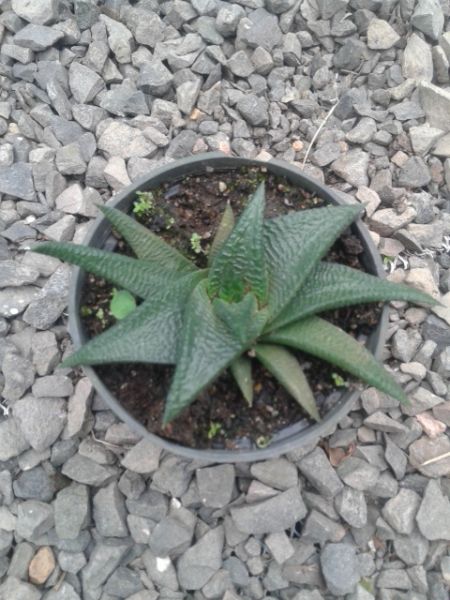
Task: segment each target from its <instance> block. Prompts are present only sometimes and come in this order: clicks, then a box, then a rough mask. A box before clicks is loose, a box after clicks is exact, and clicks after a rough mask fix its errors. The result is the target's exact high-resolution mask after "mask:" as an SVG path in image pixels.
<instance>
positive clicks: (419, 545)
mask: <svg viewBox="0 0 450 600" xmlns="http://www.w3.org/2000/svg"><path fill="white" fill-rule="evenodd" d="M429 546H430V545H429V543H428V540H427V539H426V538H424V537H423V536H422V535H421V534H420V533H419V532H418V531H416V530H414V531H413V532H412V534H411V535H408V536H403V535H401V536H396V537H395V539H394V550H395V553H396V554H397V556H398V558H399V559H400V560H402V561H403V562H404V563H405V564H407V565H408V566H412V565H421V564H423V562H424V561H425V558H426V556H427V554H428V549H429Z"/></svg>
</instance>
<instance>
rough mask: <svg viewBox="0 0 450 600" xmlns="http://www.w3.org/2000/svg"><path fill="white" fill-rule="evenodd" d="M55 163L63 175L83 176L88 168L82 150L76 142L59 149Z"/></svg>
mask: <svg viewBox="0 0 450 600" xmlns="http://www.w3.org/2000/svg"><path fill="white" fill-rule="evenodd" d="M55 162H56V168H57V169H58V171H59V172H60V173H61V174H62V175H82V174H83V173H85V171H86V168H87V165H86V162H85V160H84V158H83V154H82V152H81V148H80V146H79V144H77V143H76V142H74V143H73V144H68V145H67V146H63V147H62V148H58V150H57V151H56V161H55Z"/></svg>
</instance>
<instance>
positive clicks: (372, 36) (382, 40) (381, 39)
mask: <svg viewBox="0 0 450 600" xmlns="http://www.w3.org/2000/svg"><path fill="white" fill-rule="evenodd" d="M399 40H400V36H399V35H398V33H397V32H396V31H395V29H393V28H392V27H391V25H389V23H388V22H387V21H383V19H372V20H371V21H370V23H369V27H368V28H367V46H368V47H369V48H370V49H371V50H388V49H389V48H392V46H395V44H396V43H397V42H398V41H399Z"/></svg>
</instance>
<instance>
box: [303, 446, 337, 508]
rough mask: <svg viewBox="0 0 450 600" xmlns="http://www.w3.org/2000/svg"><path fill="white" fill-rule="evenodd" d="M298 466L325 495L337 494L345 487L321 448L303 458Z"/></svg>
mask: <svg viewBox="0 0 450 600" xmlns="http://www.w3.org/2000/svg"><path fill="white" fill-rule="evenodd" d="M298 468H299V470H300V473H302V475H304V476H305V477H306V478H307V479H308V481H309V482H310V483H311V484H312V485H313V486H314V487H315V488H316V489H317V490H318V491H319V492H320V493H321V494H323V495H324V496H328V497H333V496H336V494H338V493H339V492H340V491H341V490H342V489H343V487H344V486H343V485H342V481H341V480H340V479H339V477H338V476H337V475H336V472H335V470H334V469H333V467H332V466H331V465H330V461H329V460H328V458H327V456H326V454H325V452H324V451H323V450H322V449H321V448H315V449H314V450H313V452H311V453H310V454H308V455H307V456H305V457H304V458H302V459H301V460H300V461H299V463H298Z"/></svg>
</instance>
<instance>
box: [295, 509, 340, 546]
mask: <svg viewBox="0 0 450 600" xmlns="http://www.w3.org/2000/svg"><path fill="white" fill-rule="evenodd" d="M345 532H346V531H345V528H344V527H343V526H342V525H341V524H340V523H337V522H336V521H334V520H333V519H330V518H329V517H327V516H325V515H323V514H322V513H321V512H319V511H318V510H315V509H313V510H312V511H311V512H310V513H309V515H308V517H307V518H306V520H305V524H304V526H303V529H302V537H303V538H304V539H305V541H311V542H313V543H315V544H320V545H322V546H323V545H324V544H325V543H326V542H340V541H341V540H342V539H343V538H344V536H345Z"/></svg>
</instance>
